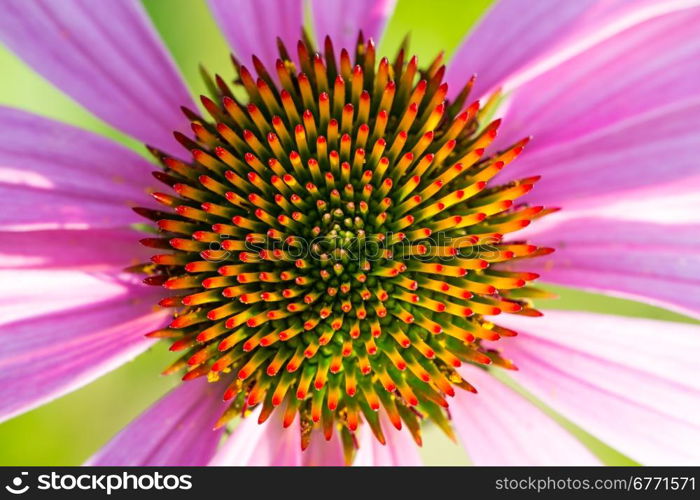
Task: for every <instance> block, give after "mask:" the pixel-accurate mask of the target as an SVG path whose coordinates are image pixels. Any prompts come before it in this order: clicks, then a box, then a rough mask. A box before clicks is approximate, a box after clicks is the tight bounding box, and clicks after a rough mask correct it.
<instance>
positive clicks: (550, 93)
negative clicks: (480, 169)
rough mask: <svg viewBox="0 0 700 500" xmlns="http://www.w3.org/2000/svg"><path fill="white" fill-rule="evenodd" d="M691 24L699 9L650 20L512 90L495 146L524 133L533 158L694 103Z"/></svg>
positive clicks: (698, 47) (699, 66)
mask: <svg viewBox="0 0 700 500" xmlns="http://www.w3.org/2000/svg"><path fill="white" fill-rule="evenodd" d="M698 22H700V7H696V8H688V9H684V10H681V11H679V12H673V13H670V14H666V15H662V16H658V17H655V18H652V19H650V20H647V21H645V22H642V23H639V24H636V25H634V26H632V27H630V28H628V29H625V30H623V31H621V32H619V33H617V34H616V35H614V36H611V37H609V38H607V39H605V40H603V41H601V42H600V43H598V44H595V45H593V46H592V47H591V48H589V49H588V50H585V51H583V52H581V53H580V54H578V55H577V56H575V57H572V58H570V59H568V60H567V61H565V62H563V63H561V64H559V65H558V66H555V67H554V68H553V69H551V70H550V71H546V72H544V73H542V74H541V75H540V76H537V77H535V78H534V79H532V80H531V81H529V82H527V83H524V84H523V85H521V86H519V87H518V88H516V89H515V90H514V91H513V94H512V96H511V97H510V99H509V100H508V103H507V104H506V106H507V107H506V110H505V112H504V122H503V125H504V126H503V129H502V130H501V131H500V133H499V140H498V144H500V145H505V144H508V143H510V142H514V141H516V140H519V139H521V138H522V137H523V136H524V135H528V134H529V135H533V136H534V137H535V138H536V140H534V141H533V143H532V144H531V145H529V146H528V150H529V152H530V153H534V152H535V151H537V150H539V149H544V148H547V147H552V146H556V145H559V144H561V142H562V141H571V140H578V139H580V138H581V136H583V135H585V134H590V133H594V132H597V131H599V130H600V129H601V128H602V127H611V126H613V124H617V123H621V122H622V121H623V120H628V119H630V118H631V117H633V116H636V115H640V114H644V113H649V112H651V111H652V110H654V109H660V108H662V107H665V106H668V105H671V104H673V103H679V102H682V101H683V100H686V99H690V98H697V97H699V96H700V91H699V89H698V86H697V85H696V84H695V82H696V81H697V80H698V79H699V78H700V39H698V37H697V26H698ZM640 144H641V141H640ZM621 160H624V159H623V158H621ZM533 161H534V160H533Z"/></svg>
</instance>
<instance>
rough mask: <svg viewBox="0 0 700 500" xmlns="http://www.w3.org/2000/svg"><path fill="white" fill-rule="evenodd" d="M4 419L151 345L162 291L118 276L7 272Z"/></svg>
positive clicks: (0, 396) (1, 376)
mask: <svg viewBox="0 0 700 500" xmlns="http://www.w3.org/2000/svg"><path fill="white" fill-rule="evenodd" d="M0 281H2V283H3V287H2V290H1V291H0V297H1V298H2V301H1V305H0V346H1V347H0V420H4V419H7V418H10V417H11V416H13V415H16V414H18V413H20V412H23V411H27V410H29V409H31V408H34V407H36V406H38V405H40V404H42V403H45V402H47V401H49V400H51V399H53V398H56V397H58V396H60V395H63V394H65V393H67V392H70V391H72V390H74V389H76V388H78V387H80V386H82V385H85V384H86V383H88V382H90V381H92V380H94V379H96V378H98V377H100V376H101V375H103V374H104V373H106V372H108V371H110V370H112V369H114V368H116V367H117V366H119V365H120V364H122V363H124V362H125V361H127V360H130V359H132V358H133V357H135V356H136V355H138V354H140V353H141V352H142V351H143V350H145V349H146V348H148V346H150V345H151V344H152V342H153V341H152V340H150V339H146V338H144V334H145V333H148V332H149V331H152V330H155V329H157V328H160V327H162V326H163V325H164V323H165V320H166V317H167V314H166V311H159V312H154V308H153V305H154V304H155V303H156V301H157V300H158V297H159V296H160V295H161V293H160V290H155V291H154V290H153V289H152V288H149V287H146V286H145V285H140V284H137V283H134V281H135V280H134V279H133V278H131V277H121V276H116V275H115V274H107V273H104V274H101V275H97V274H95V275H88V274H85V273H79V272H75V271H71V272H65V271H53V272H46V271H37V272H31V271H23V272H12V271H3V272H2V276H1V278H0Z"/></svg>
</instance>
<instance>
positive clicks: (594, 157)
mask: <svg viewBox="0 0 700 500" xmlns="http://www.w3.org/2000/svg"><path fill="white" fill-rule="evenodd" d="M698 47H699V48H700V45H698ZM698 58H699V60H700V50H699V51H698ZM686 76H688V77H689V76H690V75H686ZM697 77H698V78H700V65H699V66H698V75H697ZM697 93H698V96H697V97H695V98H692V99H684V100H681V101H678V102H676V103H673V104H669V105H666V106H663V107H660V108H657V107H652V108H651V109H649V110H648V111H646V112H640V113H638V114H636V115H634V116H630V117H628V118H627V119H624V120H622V121H614V120H613V122H612V123H611V124H610V125H605V124H604V123H601V125H600V128H598V129H596V130H594V131H593V132H591V133H589V134H585V135H582V136H580V137H577V138H573V139H572V140H562V141H556V140H553V141H550V142H549V143H548V144H549V145H548V146H547V145H545V147H537V144H536V143H537V142H538V141H537V140H533V142H532V143H531V144H529V145H528V148H527V149H526V150H525V152H524V153H523V155H522V157H520V158H518V161H516V162H514V163H513V164H512V165H510V166H509V167H508V169H507V170H506V171H504V175H505V176H507V178H509V179H511V178H522V177H527V176H530V175H535V172H537V175H542V180H541V181H540V182H538V184H537V187H536V189H534V190H533V192H532V193H529V194H528V195H527V196H526V197H525V198H524V199H526V200H531V201H534V200H535V199H536V200H537V203H538V204H545V205H549V206H562V207H563V208H565V209H566V211H569V212H570V211H573V210H584V209H587V208H589V207H594V206H602V205H608V204H610V203H620V202H624V201H626V200H627V198H640V199H642V198H644V199H646V198H649V197H652V196H655V197H659V196H666V197H669V198H673V197H675V196H678V195H679V194H680V193H681V192H684V191H685V192H695V193H697V192H698V189H699V188H700V168H698V163H697V158H698V155H700V141H698V132H697V130H698V129H699V128H700V91H698V92H697ZM620 111H622V110H620ZM545 142H546V139H545ZM531 145H532V146H533V148H532V149H529V148H530V146H531ZM660 164H663V165H664V168H659V165H660ZM572 179H573V180H574V182H572ZM671 186H672V187H671ZM679 189H680V190H679ZM655 192H656V194H654V193H655ZM692 203H693V202H692V201H691V200H689V203H688V208H690V207H691V206H692ZM646 206H647V208H646V210H644V212H643V213H644V214H645V216H651V215H652V214H653V212H656V213H659V212H661V213H663V212H664V211H663V210H661V209H660V208H657V207H656V206H654V205H653V204H647V205H646ZM676 215H677V214H676V213H674V217H675V216H676ZM640 219H642V220H643V219H644V218H643V217H640Z"/></svg>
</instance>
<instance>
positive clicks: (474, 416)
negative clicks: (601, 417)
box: [450, 365, 600, 465]
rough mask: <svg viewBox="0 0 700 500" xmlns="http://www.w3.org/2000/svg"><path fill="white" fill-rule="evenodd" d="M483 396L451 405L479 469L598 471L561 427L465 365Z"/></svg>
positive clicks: (462, 395) (462, 396) (460, 397)
mask: <svg viewBox="0 0 700 500" xmlns="http://www.w3.org/2000/svg"><path fill="white" fill-rule="evenodd" d="M459 371H460V374H461V375H462V376H463V377H464V378H465V379H466V380H468V381H469V383H470V384H472V385H474V387H476V388H477V390H478V391H479V393H478V394H472V393H468V392H466V391H459V392H458V393H457V395H456V396H455V398H454V399H453V400H452V401H450V412H451V414H452V421H453V424H454V427H455V429H456V431H457V433H458V434H459V436H460V438H461V440H462V443H463V444H464V447H465V448H466V450H467V453H469V456H470V457H471V459H472V460H473V461H474V463H475V464H476V465H599V464H600V462H599V461H598V460H597V459H596V458H595V456H594V455H593V454H592V453H591V452H590V451H589V450H588V449H587V448H586V447H585V446H583V445H582V444H581V443H580V442H579V441H578V440H577V439H576V438H574V437H573V436H572V435H571V434H570V433H568V432H567V431H566V430H564V429H563V428H562V427H561V426H560V425H559V424H557V423H556V422H555V421H554V420H552V419H551V418H550V417H549V416H547V415H545V414H544V413H543V412H542V411H541V410H539V409H538V408H536V407H535V406H534V405H533V404H532V403H530V402H529V401H527V400H526V399H525V398H523V397H522V396H520V395H519V394H518V393H516V392H515V391H514V390H512V389H510V388H508V387H506V386H505V385H504V384H503V383H502V382H499V381H498V380H496V379H495V378H494V377H493V376H491V375H490V374H489V373H488V372H487V371H485V370H483V369H481V368H477V367H475V366H473V365H463V366H462V368H460V370H459Z"/></svg>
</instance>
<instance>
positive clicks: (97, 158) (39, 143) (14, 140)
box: [0, 2, 154, 230]
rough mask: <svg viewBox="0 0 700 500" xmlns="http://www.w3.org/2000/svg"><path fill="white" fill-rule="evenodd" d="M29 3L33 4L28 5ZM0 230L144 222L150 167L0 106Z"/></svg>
mask: <svg viewBox="0 0 700 500" xmlns="http://www.w3.org/2000/svg"><path fill="white" fill-rule="evenodd" d="M29 4H31V2H30V3H29ZM0 131H2V136H3V141H2V143H1V144H0V229H5V230H8V229H9V230H27V229H60V228H78V229H83V228H86V227H114V226H119V225H127V224H131V223H134V222H142V221H143V219H142V218H141V217H139V216H138V215H136V214H135V213H133V212H132V211H131V210H130V209H129V205H130V204H140V205H144V204H145V205H148V204H150V203H151V201H150V197H149V196H148V193H147V188H148V187H149V186H150V185H152V184H153V183H154V182H153V177H152V176H151V175H150V172H151V170H153V166H152V165H150V164H149V163H148V162H147V161H145V160H144V159H143V158H141V157H139V156H138V155H137V154H135V153H133V152H131V151H129V150H128V149H126V148H124V147H122V146H120V145H118V144H116V143H114V142H112V141H109V140H107V139H104V138H102V137H100V136H97V135H95V134H92V133H90V132H87V131H84V130H80V129H78V128H75V127H71V126H68V125H65V124H62V123H59V122H56V121H53V120H48V119H46V118H41V117H39V116H37V115H33V114H31V113H26V112H24V111H19V110H16V109H11V108H4V107H0Z"/></svg>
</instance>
